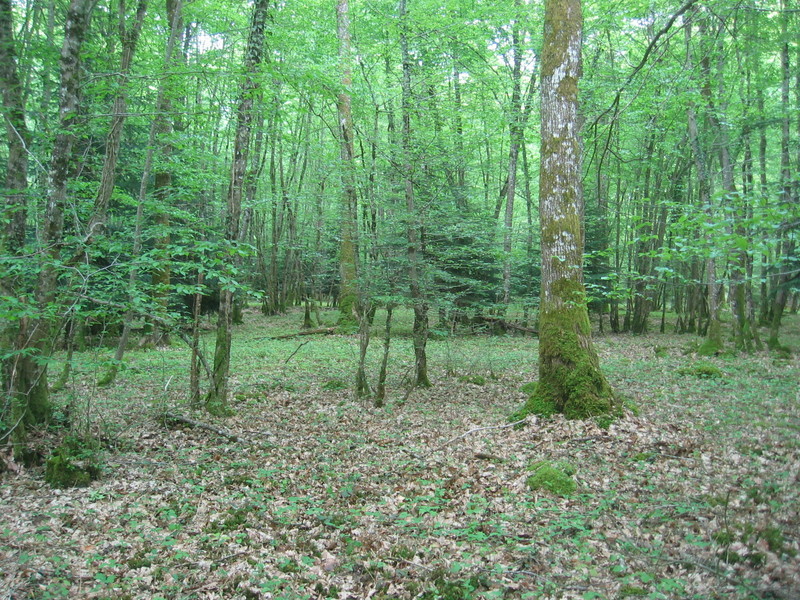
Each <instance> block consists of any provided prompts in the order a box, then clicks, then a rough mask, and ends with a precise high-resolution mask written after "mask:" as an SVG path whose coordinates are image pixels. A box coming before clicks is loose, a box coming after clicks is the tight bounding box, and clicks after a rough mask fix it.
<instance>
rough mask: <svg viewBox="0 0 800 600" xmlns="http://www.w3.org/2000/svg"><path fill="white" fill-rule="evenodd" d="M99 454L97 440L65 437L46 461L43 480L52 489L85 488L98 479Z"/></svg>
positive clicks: (99, 467) (99, 470)
mask: <svg viewBox="0 0 800 600" xmlns="http://www.w3.org/2000/svg"><path fill="white" fill-rule="evenodd" d="M99 454H100V443H99V442H98V441H97V440H95V439H93V438H91V437H89V436H86V437H78V436H67V437H66V438H64V441H63V442H62V444H61V445H60V446H58V447H57V448H56V449H55V450H53V454H52V455H51V456H50V458H48V459H47V463H46V465H45V472H44V480H45V481H46V482H47V483H49V484H50V486H51V487H54V488H69V487H86V486H88V485H89V484H90V483H91V482H92V481H94V480H95V479H98V478H99V477H100V473H101V464H100V458H99Z"/></svg>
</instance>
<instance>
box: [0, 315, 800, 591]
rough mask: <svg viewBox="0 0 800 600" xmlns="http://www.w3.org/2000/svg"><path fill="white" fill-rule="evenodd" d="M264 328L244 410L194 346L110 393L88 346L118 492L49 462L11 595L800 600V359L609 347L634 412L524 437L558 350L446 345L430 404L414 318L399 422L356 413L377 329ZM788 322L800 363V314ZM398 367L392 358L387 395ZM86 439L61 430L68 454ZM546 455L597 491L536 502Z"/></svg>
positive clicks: (648, 343)
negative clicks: (61, 484) (62, 483)
mask: <svg viewBox="0 0 800 600" xmlns="http://www.w3.org/2000/svg"><path fill="white" fill-rule="evenodd" d="M244 316H245V324H244V325H242V326H239V327H237V328H236V330H235V334H234V345H233V355H232V366H233V372H235V373H236V375H235V377H234V378H233V380H232V382H231V391H232V394H233V397H234V400H232V402H231V407H232V408H233V410H234V411H235V414H234V415H233V416H230V417H228V418H219V419H215V418H213V417H210V416H209V415H208V414H207V413H205V412H204V411H197V412H190V411H189V410H188V408H187V405H186V390H187V386H188V379H187V369H186V365H187V362H188V361H189V353H188V351H187V350H186V349H185V347H179V346H174V347H168V348H161V349H158V350H135V351H132V352H131V353H130V355H129V363H128V364H129V366H128V368H127V369H125V370H123V371H121V372H120V373H119V378H118V381H117V383H116V384H115V385H114V386H113V387H99V386H98V385H97V379H98V378H99V377H101V376H102V375H103V374H104V372H105V364H104V362H105V360H106V358H107V355H108V352H109V349H107V348H97V349H93V350H88V351H85V352H81V353H75V354H74V356H73V361H74V363H75V364H74V367H73V370H72V375H71V379H70V381H69V382H68V384H67V386H66V387H65V389H64V390H62V391H61V392H59V393H58V394H57V395H56V396H55V398H54V400H55V403H56V406H57V409H56V412H57V414H58V415H60V418H61V419H62V426H63V427H66V423H67V422H69V423H70V424H71V425H70V427H71V431H72V432H73V433H75V434H82V433H84V432H86V431H87V429H88V430H89V431H90V432H91V433H92V435H93V437H94V438H95V439H98V440H101V441H102V448H98V449H97V453H98V458H100V459H101V461H102V463H103V468H102V475H101V477H100V479H98V480H96V481H94V482H93V483H91V485H90V486H89V487H85V488H69V489H60V490H59V489H56V490H53V489H51V488H50V487H49V486H48V485H47V484H46V483H44V481H43V467H36V468H30V469H27V468H20V470H19V472H17V473H6V474H5V475H4V476H3V479H2V480H1V481H0V498H2V504H3V507H4V511H3V522H2V528H1V529H0V572H2V573H3V578H2V582H1V583H0V595H2V596H3V597H7V598H14V599H21V598H115V599H119V598H158V597H162V598H176V599H177V598H187V599H188V598H208V599H210V598H287V599H288V598H353V599H356V598H367V597H372V598H387V599H388V598H430V599H433V598H445V599H449V600H455V599H461V598H609V599H611V598H617V599H618V598H633V597H647V598H703V599H712V598H719V599H723V598H725V599H734V598H741V599H745V598H752V599H756V598H762V599H767V598H773V599H787V600H788V599H791V598H796V597H798V595H799V594H800V587H798V585H799V584H798V582H800V557H798V550H800V539H799V538H798V535H797V532H798V531H800V486H799V485H798V482H799V481H800V479H799V478H800V446H799V445H798V430H799V429H800V418H798V413H797V402H798V398H797V393H798V390H797V381H798V380H800V362H798V360H797V358H796V356H797V354H795V355H794V357H793V358H780V357H777V356H775V355H774V354H770V353H767V352H759V353H756V354H753V355H738V356H732V355H722V356H718V357H711V358H706V359H701V358H698V356H697V355H696V349H697V347H698V346H699V344H700V342H702V338H698V337H697V336H688V335H677V334H672V333H669V334H664V335H659V334H651V335H644V336H632V335H597V331H595V334H596V340H595V342H596V346H597V350H598V353H599V355H600V357H601V360H602V362H603V364H604V366H605V372H606V374H607V377H608V380H609V381H610V383H611V384H612V385H613V386H614V387H615V388H616V389H617V390H619V391H620V392H622V394H623V395H624V397H625V398H626V407H627V408H626V409H625V412H624V414H623V415H622V416H620V417H619V418H617V419H616V420H615V421H613V422H612V423H611V424H610V425H609V424H608V423H607V422H606V423H604V422H602V421H599V420H587V421H577V420H572V421H568V420H565V419H564V418H563V417H561V416H554V417H553V418H551V419H546V420H545V419H540V418H537V417H528V419H529V422H528V425H527V426H526V427H525V428H523V429H516V428H513V427H508V425H509V423H508V415H509V413H510V412H511V411H513V410H515V409H516V408H518V407H519V405H520V404H521V403H522V402H524V400H525V398H526V393H525V392H524V391H523V390H522V388H523V386H524V385H525V384H527V383H529V382H530V381H531V380H533V379H534V378H535V377H536V368H535V365H536V361H535V357H536V352H537V346H538V343H537V340H536V339H535V338H532V337H522V336H516V335H515V336H510V335H509V336H505V335H504V336H493V335H488V334H479V335H454V336H441V337H439V338H438V339H433V340H431V341H430V343H429V344H430V347H429V352H430V360H431V365H430V370H431V379H432V380H433V383H434V385H433V387H431V388H413V387H411V385H410V384H411V378H412V377H413V355H412V353H411V352H410V351H409V347H410V346H411V339H410V338H411V335H412V332H411V329H412V315H411V311H401V312H400V314H399V315H398V316H397V317H396V318H397V323H398V324H397V326H396V336H395V339H394V341H393V342H392V346H391V356H392V360H391V361H390V368H389V374H388V377H387V388H388V392H387V404H386V406H385V407H383V408H375V407H374V406H373V403H372V401H371V400H358V399H356V398H355V397H354V393H353V389H352V378H353V369H352V365H353V362H354V361H355V360H356V359H357V356H358V353H359V349H358V337H357V336H355V335H352V336H341V335H331V336H309V337H289V338H283V339H275V338H278V337H279V336H282V335H286V334H289V333H296V332H297V331H298V329H299V325H300V324H301V321H302V313H299V312H292V313H290V314H289V315H287V316H284V317H269V318H266V317H263V316H261V315H259V314H257V313H256V312H254V311H247V312H246V313H245V315H244ZM323 318H324V319H326V320H327V321H328V322H330V321H335V319H336V318H337V315H336V313H335V312H332V311H326V312H324V313H323ZM669 319H670V320H669V323H670V327H671V326H672V325H673V323H674V315H669ZM381 320H382V319H381V314H380V313H379V314H378V316H377V318H376V331H375V334H376V335H378V333H379V329H380V327H378V325H377V322H378V321H381ZM595 325H596V323H595ZM786 327H787V336H786V339H787V342H788V343H789V345H790V346H791V347H792V349H793V350H795V351H796V350H797V346H798V344H800V335H798V332H799V331H800V321H798V318H797V317H796V316H792V317H791V318H790V319H789V320H788V324H787V325H786ZM724 331H725V336H726V337H727V335H728V333H729V331H728V329H727V326H726V328H725V330H724ZM204 339H205V341H206V342H207V343H209V344H211V343H213V335H212V334H211V333H206V334H205V335H204ZM57 359H58V361H59V364H61V361H63V360H64V359H65V354H63V353H59V354H58V356H57ZM380 359H381V351H380V350H379V349H378V348H376V349H374V351H373V352H371V353H370V354H369V356H368V360H367V373H368V379H369V381H370V382H371V383H374V380H375V378H376V377H377V374H378V371H379V363H380ZM167 413H170V414H172V415H173V417H189V418H190V419H192V420H194V421H196V422H197V423H199V424H202V425H209V426H211V427H212V428H213V429H216V431H214V430H213V429H203V428H200V427H196V426H190V425H188V424H186V423H185V422H179V421H177V420H176V419H175V418H172V419H170V418H165V414H167ZM601 425H602V427H601ZM61 435H62V432H61V431H60V430H59V429H58V428H55V429H48V430H40V431H37V432H35V439H36V443H37V444H38V447H39V448H40V449H41V450H42V451H47V449H48V448H49V447H50V446H51V444H52V443H53V442H52V441H51V438H53V437H55V438H60V436H61ZM231 436H236V437H237V438H238V441H234V439H233V438H232V437H231ZM5 460H6V461H10V455H8V454H6V455H5ZM541 461H549V462H550V463H552V464H554V465H556V466H559V467H561V468H563V469H564V470H565V471H566V472H568V473H572V476H571V479H572V480H573V481H574V482H575V483H576V489H575V490H574V492H573V493H572V494H571V495H569V496H560V495H558V494H553V493H551V492H549V491H547V490H533V489H531V487H529V485H528V483H527V480H528V478H529V477H530V476H531V475H532V474H533V473H534V472H535V471H533V470H531V469H532V468H535V467H536V466H537V465H538V464H540V462H541Z"/></svg>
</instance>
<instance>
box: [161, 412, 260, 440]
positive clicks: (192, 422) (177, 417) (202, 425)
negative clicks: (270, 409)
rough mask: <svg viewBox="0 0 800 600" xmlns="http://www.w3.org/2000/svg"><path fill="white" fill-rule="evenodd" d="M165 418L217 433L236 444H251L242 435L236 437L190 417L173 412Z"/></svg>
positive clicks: (225, 430)
mask: <svg viewBox="0 0 800 600" xmlns="http://www.w3.org/2000/svg"><path fill="white" fill-rule="evenodd" d="M164 418H165V419H166V420H169V421H177V422H178V423H183V424H184V425H188V426H189V427H196V428H197V429H205V430H206V431H210V432H212V433H216V434H217V435H218V436H220V437H224V438H227V439H229V440H231V441H234V442H241V443H243V444H249V443H250V441H249V440H247V439H246V438H243V437H242V436H240V435H236V434H235V433H232V432H230V431H228V430H227V429H222V428H221V427H215V426H214V425H209V424H208V423H202V422H201V421H195V420H194V419H190V418H189V417H184V416H183V415H179V414H176V413H173V412H168V413H165V414H164Z"/></svg>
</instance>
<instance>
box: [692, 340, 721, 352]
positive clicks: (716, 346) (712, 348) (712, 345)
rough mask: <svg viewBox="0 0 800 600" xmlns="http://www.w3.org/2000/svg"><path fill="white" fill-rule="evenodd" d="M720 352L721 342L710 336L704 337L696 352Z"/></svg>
mask: <svg viewBox="0 0 800 600" xmlns="http://www.w3.org/2000/svg"><path fill="white" fill-rule="evenodd" d="M720 352H722V342H721V341H720V340H717V339H715V338H712V337H708V338H706V340H705V341H704V342H703V343H702V344H700V347H699V348H698V349H697V354H699V355H700V356H716V355H718V354H719V353H720Z"/></svg>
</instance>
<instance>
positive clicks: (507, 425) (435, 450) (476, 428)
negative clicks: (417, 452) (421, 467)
mask: <svg viewBox="0 0 800 600" xmlns="http://www.w3.org/2000/svg"><path fill="white" fill-rule="evenodd" d="M524 422H525V419H520V420H519V421H514V422H513V423H506V424H505V425H490V426H488V427H475V428H474V429H470V430H469V431H467V432H466V433H462V434H461V435H457V436H456V437H454V438H452V439H449V440H447V441H446V442H445V443H444V444H442V445H441V446H439V447H438V448H434V449H433V450H431V451H430V452H428V454H426V455H425V456H430V455H431V454H433V453H434V452H438V451H439V450H441V449H442V448H444V447H445V446H449V445H450V444H452V443H453V442H456V441H458V440H460V439H462V438H465V437H467V436H468V435H469V434H471V433H476V432H478V431H486V430H488V429H508V428H510V427H516V426H517V425H521V424H522V423H524Z"/></svg>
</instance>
